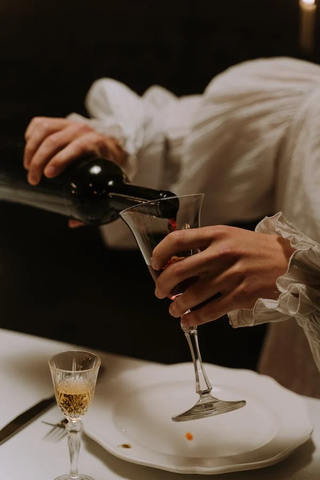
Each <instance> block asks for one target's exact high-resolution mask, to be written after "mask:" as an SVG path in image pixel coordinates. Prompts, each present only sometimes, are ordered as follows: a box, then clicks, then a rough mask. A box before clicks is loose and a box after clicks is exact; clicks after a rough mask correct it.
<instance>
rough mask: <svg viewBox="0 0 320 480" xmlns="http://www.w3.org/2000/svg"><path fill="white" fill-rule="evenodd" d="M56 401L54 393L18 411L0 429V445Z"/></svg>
mask: <svg viewBox="0 0 320 480" xmlns="http://www.w3.org/2000/svg"><path fill="white" fill-rule="evenodd" d="M55 401H56V398H55V396H54V395H52V397H48V398H45V399H43V400H40V402H38V403H36V404H35V405H33V406H32V407H30V408H28V409H27V410H25V411H24V412H22V413H20V414H19V415H18V416H17V417H15V418H14V419H13V420H11V421H10V422H9V423H7V425H5V426H4V427H3V428H2V429H1V430H0V445H1V444H2V443H4V442H5V441H6V440H8V439H9V438H10V437H11V436H12V435H14V434H15V433H18V432H19V431H20V430H21V429H22V428H24V427H26V426H27V425H28V424H29V423H30V422H31V421H32V420H35V419H36V418H37V417H39V416H40V415H41V414H42V413H44V412H45V411H46V410H48V408H49V407H51V405H53V404H54V403H55Z"/></svg>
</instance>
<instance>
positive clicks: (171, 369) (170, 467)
mask: <svg viewBox="0 0 320 480" xmlns="http://www.w3.org/2000/svg"><path fill="white" fill-rule="evenodd" d="M205 368H206V372H207V375H208V376H209V377H210V376H213V375H217V373H219V374H220V375H221V374H222V375H224V376H225V375H227V376H228V375H229V376H230V378H231V377H232V376H233V377H234V375H235V374H236V377H237V383H241V384H242V385H243V384H245V385H246V387H248V386H249V387H250V386H251V385H252V382H257V381H258V382H260V383H267V384H268V386H269V387H271V389H272V390H273V391H274V390H276V391H278V392H279V394H280V395H282V396H283V395H284V396H285V397H287V398H291V399H294V400H295V401H296V403H297V405H299V407H300V408H301V409H302V410H303V413H304V421H306V422H308V423H306V425H305V426H304V432H303V433H302V432H301V433H300V436H299V439H297V438H296V439H295V441H294V442H290V443H287V445H286V447H285V448H282V449H281V450H279V451H278V453H276V454H273V455H272V456H270V457H269V458H265V459H263V460H258V461H244V462H238V463H237V462H235V463H228V462H227V459H228V458H229V459H230V458H232V456H226V457H213V460H215V461H217V460H218V459H225V464H221V465H212V466H201V465H193V466H191V465H187V466H181V465H179V464H178V463H177V460H176V459H178V458H179V457H180V458H186V457H184V456H178V455H170V454H167V453H164V452H156V457H158V459H159V460H158V461H156V460H153V457H154V453H155V451H154V450H153V449H148V448H147V447H146V446H144V445H140V447H141V449H140V450H141V451H142V453H144V454H145V455H144V456H142V457H141V452H140V453H139V451H138V453H137V454H136V453H134V452H136V451H137V450H139V449H135V450H134V451H132V450H131V449H119V442H114V441H112V439H111V440H110V439H107V440H106V439H105V438H102V437H101V434H99V432H97V431H96V430H95V429H94V428H92V427H91V428H90V426H89V423H90V410H91V409H90V410H89V412H88V413H87V414H86V417H85V418H84V420H85V422H84V430H85V432H86V434H87V435H88V436H89V437H90V438H92V439H93V440H95V441H96V442H97V443H99V444H100V445H101V446H102V447H103V448H105V450H106V451H108V452H109V453H110V454H112V455H114V456H115V457H117V458H120V459H122V460H125V461H128V462H131V463H134V464H137V465H143V466H148V467H151V468H157V469H160V470H166V471H169V472H174V473H181V474H200V475H215V474H221V473H229V472H230V473H231V472H240V471H246V470H254V469H260V468H264V467H267V466H271V465H274V464H276V463H279V462H280V461H282V460H284V459H285V458H287V457H288V456H289V455H290V454H291V453H292V452H293V451H294V450H296V449H297V448H298V447H300V446H301V445H303V444H304V443H305V442H306V441H308V440H309V439H310V437H311V434H312V431H313V427H312V424H311V422H310V417H309V414H308V409H307V405H306V403H305V402H304V401H303V398H301V396H300V395H298V394H296V393H294V392H292V391H290V390H288V389H286V388H285V387H283V386H282V385H280V384H279V383H278V382H277V381H276V380H274V379H273V378H272V377H269V376H268V375H264V374H260V373H258V372H256V371H254V370H249V369H236V368H230V367H222V366H219V365H214V364H208V363H205ZM192 369H193V366H192V363H191V362H183V363H177V364H171V365H162V364H146V365H142V366H139V367H138V368H136V369H128V370H124V371H121V372H119V371H118V372H116V373H115V374H114V375H111V376H110V377H109V378H107V379H106V380H105V381H104V387H105V388H106V385H108V384H110V383H111V384H115V383H117V382H118V381H119V379H121V378H125V377H126V376H129V378H130V382H131V385H130V384H129V385H128V386H129V388H131V392H134V391H138V390H139V381H140V383H141V381H142V380H143V381H145V380H146V377H147V381H148V378H149V375H150V372H154V373H155V374H156V373H160V372H161V373H162V375H163V376H164V378H165V381H166V382H168V373H169V376H173V377H174V376H175V375H177V379H179V381H181V374H182V373H183V374H184V375H187V378H186V380H188V381H190V379H191V378H192V380H193V377H192V375H193V370H192ZM152 379H153V382H152V383H149V386H150V385H153V384H157V385H159V384H161V383H163V378H162V376H160V378H159V377H158V376H157V375H153V377H152ZM127 380H128V379H127ZM130 382H129V383H130ZM224 384H225V385H226V384H227V382H224ZM113 386H114V385H113ZM140 386H141V385H140ZM251 390H252V388H251ZM116 393H117V392H116V391H115V394H114V395H113V396H114V397H116ZM97 394H98V395H99V393H97ZM114 405H115V403H114V402H113V403H112V402H110V403H109V404H107V407H106V410H107V411H108V413H109V416H110V417H111V419H112V421H113V427H114V428H115V429H118V427H117V425H116V424H115V422H114V419H113V410H114ZM92 411H93V410H92ZM297 417H298V418H299V420H300V417H301V415H297ZM88 420H89V421H88ZM118 431H119V430H118ZM121 434H122V433H121ZM122 435H123V434H122ZM277 435H278V433H276V435H275V437H273V439H271V440H270V442H267V443H266V444H265V445H263V446H261V447H258V448H257V449H256V450H253V451H252V452H255V455H256V454H257V452H258V451H259V450H260V449H263V448H266V446H268V445H269V443H271V442H272V441H273V440H274V439H276V438H277ZM124 437H125V435H124ZM125 438H127V442H123V443H130V442H132V440H130V439H129V442H128V437H125ZM120 444H121V443H120ZM252 452H247V454H246V453H245V454H238V455H235V456H234V457H237V456H238V457H241V456H242V457H243V456H244V455H249V457H250V454H252ZM132 453H133V455H131V454H132ZM148 454H149V458H150V457H151V460H148ZM196 458H197V457H193V460H196ZM168 459H170V460H171V461H170V462H169V461H168ZM175 460H176V463H175Z"/></svg>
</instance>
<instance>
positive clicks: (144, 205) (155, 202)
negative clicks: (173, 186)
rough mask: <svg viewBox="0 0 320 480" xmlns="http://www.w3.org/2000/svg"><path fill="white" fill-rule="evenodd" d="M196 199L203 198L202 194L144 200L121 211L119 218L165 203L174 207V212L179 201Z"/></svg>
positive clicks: (177, 207) (177, 208)
mask: <svg viewBox="0 0 320 480" xmlns="http://www.w3.org/2000/svg"><path fill="white" fill-rule="evenodd" d="M196 197H199V198H204V193H189V194H185V195H172V196H170V197H164V198H156V199H154V200H145V201H141V202H140V203H137V205H133V206H130V207H128V208H125V209H124V210H122V211H121V212H120V216H122V214H124V215H125V214H126V213H130V212H134V211H135V210H137V211H138V210H141V213H142V211H146V210H147V209H148V207H150V206H153V205H164V204H165V203H170V204H171V205H175V206H176V208H175V210H176V212H177V211H178V210H179V204H180V200H181V199H184V198H186V199H187V198H196ZM150 211H151V209H150Z"/></svg>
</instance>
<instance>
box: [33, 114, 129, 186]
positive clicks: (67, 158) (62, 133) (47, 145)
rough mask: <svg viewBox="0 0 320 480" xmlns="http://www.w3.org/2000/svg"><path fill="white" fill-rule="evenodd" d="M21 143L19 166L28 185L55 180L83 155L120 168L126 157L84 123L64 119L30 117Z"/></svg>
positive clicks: (112, 141)
mask: <svg viewBox="0 0 320 480" xmlns="http://www.w3.org/2000/svg"><path fill="white" fill-rule="evenodd" d="M25 140H26V146H25V152H24V159H23V165H24V167H25V169H26V170H28V177H27V178H28V182H29V183H30V184H31V185H37V184H38V183H39V181H40V180H41V177H42V175H43V174H44V175H45V176H46V177H48V178H53V177H56V176H57V175H59V174H60V173H61V172H62V171H63V170H64V169H65V168H66V167H67V166H68V165H69V164H70V163H72V162H73V161H75V160H78V159H79V158H80V157H82V156H84V155H89V154H91V155H96V156H97V157H104V158H109V159H110V160H113V161H115V162H116V163H118V164H119V165H121V166H122V165H124V163H125V160H126V157H127V154H126V152H125V151H124V150H123V149H122V147H121V146H120V144H119V142H118V140H117V139H115V138H111V137H106V136H104V135H102V134H100V133H97V132H96V131H95V130H94V129H93V128H92V127H91V126H90V125H88V124H87V123H84V122H75V121H71V120H67V119H65V118H50V117H34V118H33V119H32V120H31V122H30V123H29V125H28V127H27V130H26V132H25Z"/></svg>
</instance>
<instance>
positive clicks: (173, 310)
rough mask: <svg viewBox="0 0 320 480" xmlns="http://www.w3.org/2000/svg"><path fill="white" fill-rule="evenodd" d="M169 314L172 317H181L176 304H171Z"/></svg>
mask: <svg viewBox="0 0 320 480" xmlns="http://www.w3.org/2000/svg"><path fill="white" fill-rule="evenodd" d="M169 313H170V315H172V316H173V317H179V315H177V314H176V306H175V304H174V302H172V303H171V304H170V307H169Z"/></svg>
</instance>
